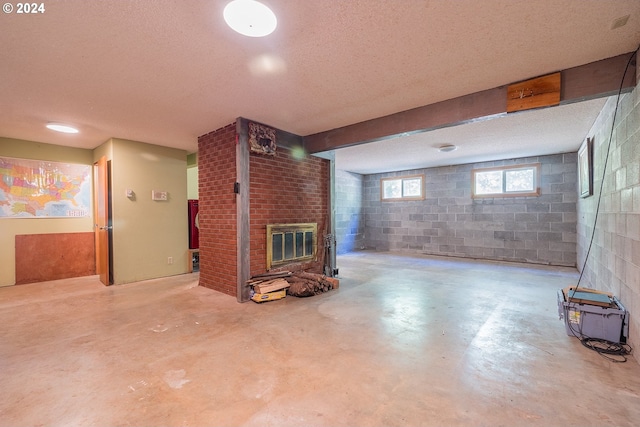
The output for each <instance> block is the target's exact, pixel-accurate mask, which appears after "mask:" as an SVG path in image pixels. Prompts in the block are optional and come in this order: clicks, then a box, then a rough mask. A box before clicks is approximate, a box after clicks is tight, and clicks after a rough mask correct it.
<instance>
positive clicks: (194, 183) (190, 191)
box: [187, 166, 198, 200]
mask: <svg viewBox="0 0 640 427" xmlns="http://www.w3.org/2000/svg"><path fill="white" fill-rule="evenodd" d="M187 199H190V200H191V199H195V200H197V199H198V167H197V166H193V167H189V168H188V169H187Z"/></svg>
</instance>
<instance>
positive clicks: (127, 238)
mask: <svg viewBox="0 0 640 427" xmlns="http://www.w3.org/2000/svg"><path fill="white" fill-rule="evenodd" d="M0 156H3V157H15V158H23V159H34V160H51V161H58V162H68V163H78V164H86V165H91V164H93V163H94V161H96V160H98V158H100V157H102V156H105V157H106V158H107V160H111V164H112V189H113V194H112V201H113V217H114V223H113V226H114V228H113V246H114V260H113V264H114V279H115V280H114V281H115V283H116V284H122V283H129V282H134V281H138V280H145V279H151V278H157V277H164V276H171V275H175V274H182V273H186V272H187V268H188V265H187V259H188V244H189V242H188V228H187V174H186V173H185V171H186V169H187V160H186V159H187V154H186V152H185V151H183V150H177V149H172V148H165V147H159V146H155V145H151V144H145V143H141V142H135V141H126V140H121V139H111V140H109V141H107V142H105V143H104V144H102V145H101V146H99V147H98V148H96V149H95V150H86V149H79V148H69V147H62V146H58V145H53V144H44V143H39V142H32V141H23V140H17V139H10V138H0ZM126 189H132V190H133V191H134V192H135V195H136V197H135V198H134V199H128V198H127V197H126V194H125V190H126ZM151 190H160V191H167V192H168V194H169V198H168V200H167V201H166V202H165V201H162V202H159V201H152V200H151ZM92 213H93V211H92ZM87 231H93V217H92V216H91V217H86V218H56V219H45V218H0V286H10V285H13V284H15V236H16V235H18V234H41V233H42V234H44V233H72V232H87ZM168 257H172V258H173V263H172V264H168V262H167V259H168Z"/></svg>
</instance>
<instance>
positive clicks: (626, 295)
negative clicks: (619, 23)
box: [577, 86, 640, 361]
mask: <svg viewBox="0 0 640 427" xmlns="http://www.w3.org/2000/svg"><path fill="white" fill-rule="evenodd" d="M615 106H616V97H611V98H610V99H609V100H608V101H607V103H606V105H605V107H604V109H603V110H602V112H601V113H600V116H599V117H598V119H597V120H596V122H595V124H594V126H593V127H592V129H591V131H590V132H589V136H590V137H593V139H594V162H593V163H594V194H593V196H591V197H587V198H584V199H579V200H578V210H577V212H578V268H579V269H581V270H582V269H583V267H582V266H583V264H584V271H583V278H582V280H581V282H580V286H582V287H587V288H595V289H599V290H604V291H608V292H611V293H613V294H614V295H616V296H617V297H618V298H619V299H620V301H621V302H622V304H624V306H625V308H626V309H627V310H628V311H629V340H628V342H629V344H631V346H632V347H634V348H635V349H636V350H637V349H638V347H640V316H639V315H638V313H639V311H640V91H639V90H638V87H637V86H636V88H635V89H634V91H633V92H632V93H628V94H624V95H623V96H622V97H621V99H620V103H619V106H618V111H617V113H616V118H615V125H614V128H613V129H614V132H613V137H612V138H611V144H610V148H609V141H610V136H611V130H612V125H613V124H614V123H613V115H614V111H615ZM607 152H608V161H607V165H606V170H605V167H604V166H605V159H606V158H607ZM603 176H604V186H603V188H602V199H601V201H600V209H599V213H598V215H597V222H596V223H595V235H594V239H593V245H592V247H591V251H590V253H589V256H588V258H587V251H588V249H589V244H590V242H591V236H592V234H593V230H594V220H595V217H596V210H597V208H598V199H599V197H600V193H601V191H600V188H601V186H602V184H603ZM585 259H586V264H585ZM634 355H635V356H634V357H635V358H636V359H637V360H639V361H640V356H639V355H638V352H637V351H635V352H634Z"/></svg>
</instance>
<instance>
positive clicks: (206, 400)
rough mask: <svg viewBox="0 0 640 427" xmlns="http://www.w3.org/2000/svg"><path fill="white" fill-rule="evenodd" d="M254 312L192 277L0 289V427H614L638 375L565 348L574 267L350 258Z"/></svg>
mask: <svg viewBox="0 0 640 427" xmlns="http://www.w3.org/2000/svg"><path fill="white" fill-rule="evenodd" d="M338 263H339V265H338V267H339V269H340V279H341V282H340V289H338V290H334V291H331V292H328V293H326V294H323V295H319V296H315V297H311V298H301V299H298V298H293V297H287V298H286V299H284V300H280V301H272V302H268V303H263V304H256V303H253V302H249V303H245V304H238V303H237V302H236V301H235V298H232V297H229V296H226V295H222V294H219V293H216V292H214V291H211V290H209V289H205V288H202V287H198V286H197V282H198V275H197V273H194V274H188V275H181V276H176V277H171V278H166V279H159V280H151V281H146V282H140V283H135V284H129V285H121V286H115V287H103V286H102V285H101V284H100V283H99V282H98V280H97V278H96V277H89V278H80V279H71V280H61V281H54V282H46V283H39V284H31V285H22V286H14V287H10V288H2V289H0V325H2V336H1V339H0V375H1V379H2V381H1V382H0V424H1V425H3V426H38V425H45V426H54V425H60V426H74V425H80V426H93V425H96V426H131V425H134V426H156V425H158V426H160V425H162V426H316V425H317V426H394V425H409V426H418V425H421V426H431V425H432V426H448V425H451V426H462V425H464V426H467V425H482V426H529V425H536V426H552V425H558V426H570V425H575V426H596V425H598V426H599V425H612V426H614V425H615V426H625V425H627V426H631V425H638V423H640V366H638V363H637V362H636V361H635V360H634V359H633V358H631V359H630V360H629V361H628V362H627V363H618V364H615V363H611V362H609V361H607V360H605V359H604V358H603V357H602V356H600V355H598V354H597V353H595V352H593V351H590V350H587V349H586V348H584V347H583V346H582V345H581V344H580V342H579V341H578V340H577V339H576V338H573V337H568V336H567V335H566V334H565V329H564V324H563V322H562V321H560V320H558V315H557V305H556V291H557V289H559V288H561V287H565V286H567V285H570V284H574V283H575V281H576V277H577V274H576V273H575V270H573V269H564V268H545V267H532V266H521V265H514V264H499V263H483V262H474V261H464V260H453V259H447V258H428V257H401V256H397V255H392V254H384V253H371V252H360V253H355V254H350V255H345V256H341V257H339V260H338Z"/></svg>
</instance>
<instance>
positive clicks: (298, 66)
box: [0, 0, 640, 170]
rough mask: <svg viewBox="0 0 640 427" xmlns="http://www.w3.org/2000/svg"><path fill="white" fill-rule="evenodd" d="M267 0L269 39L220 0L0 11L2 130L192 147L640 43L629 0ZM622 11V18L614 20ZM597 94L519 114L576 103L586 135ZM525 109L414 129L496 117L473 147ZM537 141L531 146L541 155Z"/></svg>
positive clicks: (639, 12) (326, 119)
mask: <svg viewBox="0 0 640 427" xmlns="http://www.w3.org/2000/svg"><path fill="white" fill-rule="evenodd" d="M263 2H264V3H265V4H268V5H269V6H270V7H271V8H272V9H273V10H274V12H275V13H276V15H277V16H278V20H279V22H278V28H277V29H276V31H275V32H274V33H273V34H272V35H271V36H269V37H266V38H262V39H256V38H247V37H244V36H241V35H239V34H236V33H234V32H233V31H232V30H230V29H229V28H228V27H227V26H226V25H225V23H224V21H223V19H222V10H223V8H224V6H225V5H226V3H227V0H174V1H169V0H154V1H153V2H151V1H142V0H138V1H135V0H131V1H126V2H125V1H95V2H94V1H92V2H87V1H81V0H77V1H74V0H67V1H55V0H47V1H46V2H44V4H45V7H46V10H45V12H44V13H42V14H31V15H18V14H16V13H15V11H14V13H11V14H7V13H2V14H0V40H2V43H1V47H0V49H1V52H2V56H1V60H0V112H1V113H0V136H4V137H10V138H18V139H25V140H34V141H40V142H45V143H53V144H59V145H68V146H74V147H84V148H94V147H96V146H98V145H100V144H102V143H103V142H105V141H106V140H107V139H108V138H110V137H118V138H126V139H132V140H137V141H143V142H148V143H152V144H158V145H163V146H170V147H176V148H182V149H185V150H187V151H188V152H194V151H196V150H197V137H198V136H199V135H202V134H205V133H207V132H210V131H212V130H215V129H217V128H219V127H221V126H224V125H227V124H229V123H231V122H233V121H234V120H235V119H236V118H237V117H239V116H242V117H247V118H250V119H253V120H256V121H260V122H263V123H266V124H269V125H271V126H274V127H278V128H280V129H283V130H286V131H289V132H292V133H296V134H299V135H309V134H313V133H317V132H322V131H325V130H330V129H334V128H337V127H341V126H345V125H349V124H352V123H357V122H361V121H364V120H368V119H372V118H376V117H380V116H384V115H388V114H391V113H395V112H398V111H403V110H407V109H410V108H414V107H418V106H422V105H427V104H431V103H434V102H438V101H442V100H446V99H450V98H455V97H458V96H461V95H465V94H468V93H473V92H478V91H481V90H485V89H489V88H493V87H497V86H501V85H505V84H509V83H512V82H516V81H520V80H524V79H528V78H531V77H536V76H539V75H542V74H546V73H549V72H553V71H557V70H562V69H566V68H570V67H574V66H578V65H582V64H586V63H589V62H593V61H596V60H599V59H603V58H609V57H612V56H616V55H619V54H622V53H626V52H630V51H633V50H635V48H636V47H637V45H638V43H640V2H639V1H637V0H607V1H582V0H521V1H519V0H484V1H477V0H459V1H445V0H439V1H433V0H432V1H428V0H395V1H391V0H384V1H381V0H380V1H376V0H366V1H365V0H350V1H344V0H323V1H300V0H268V1H267V0H264V1H263ZM626 15H630V17H629V20H628V23H627V24H626V25H625V26H623V27H620V28H617V29H611V26H612V23H613V21H614V20H615V19H617V18H619V17H622V16H626ZM597 108H598V106H597V105H593V106H592V108H591V109H590V108H582V107H576V106H565V107H562V108H560V107H558V108H557V110H558V114H546V113H539V112H535V113H527V114H541V117H544V118H545V119H558V117H557V116H558V115H559V114H561V113H565V112H566V113H567V114H569V115H575V114H580V113H584V114H586V116H585V117H586V118H585V119H584V120H582V121H581V124H580V125H579V126H578V125H576V126H577V127H579V130H581V131H582V135H581V136H580V135H578V134H574V135H573V138H574V139H576V138H579V139H582V138H583V137H584V132H586V130H587V129H588V127H587V129H584V128H583V127H582V126H585V125H586V124H587V123H586V122H588V121H589V120H591V122H592V121H593V119H594V117H593V114H594V109H597ZM554 110H556V109H554ZM525 117H526V116H525ZM519 120H521V121H522V122H525V121H526V120H525V119H524V118H513V119H511V118H509V119H506V118H505V119H496V120H490V121H488V122H486V123H477V124H473V125H465V126H472V127H473V128H472V129H473V130H469V131H465V130H460V129H459V130H456V129H448V130H441V131H437V132H433V134H431V133H427V134H422V135H420V136H413V137H411V138H412V139H420V138H427V142H422V144H427V145H428V144H439V143H440V141H441V140H443V139H446V138H454V139H455V140H456V143H457V144H458V145H460V146H461V149H460V150H458V151H456V152H454V153H450V154H455V155H460V156H461V155H462V154H463V151H462V146H463V140H464V139H465V138H467V137H468V136H469V135H474V134H477V133H478V132H488V133H489V132H491V133H490V134H491V135H492V137H491V138H488V137H487V138H485V139H484V140H483V141H484V142H474V143H473V144H471V145H473V147H474V150H473V153H474V154H473V155H474V156H476V155H477V156H480V157H482V156H483V155H484V154H483V149H482V148H481V147H485V146H487V147H488V146H492V145H496V144H498V142H497V141H499V140H501V139H502V137H503V135H507V134H509V135H511V136H510V138H514V135H513V133H509V132H508V131H505V133H504V134H503V133H502V132H503V131H502V128H501V127H502V125H503V124H504V126H506V127H508V126H513V123H512V122H517V124H518V125H520V124H521V122H519ZM538 120H539V119H538ZM48 121H62V122H69V123H72V124H75V125H77V126H78V127H79V128H80V131H81V132H80V133H79V134H77V135H59V134H54V133H52V132H51V131H48V130H46V129H45V128H44V125H45V124H46V123H47V122H48ZM560 123H562V122H560ZM589 125H590V124H589ZM492 126H493V128H492ZM547 128H548V127H544V126H542V125H541V126H540V127H539V129H538V131H539V130H540V129H547ZM530 131H532V132H534V133H535V132H537V131H536V130H535V129H534V130H531V129H530ZM578 133H579V132H578ZM518 135H519V136H520V137H521V136H522V134H518ZM549 137H552V135H549ZM487 139H490V140H491V142H493V143H494V144H492V143H488V142H487ZM515 139H516V140H517V141H513V140H510V142H508V141H506V142H504V144H510V147H511V148H512V149H507V148H506V145H502V146H501V148H499V149H498V148H496V147H494V151H496V150H497V151H502V152H504V153H507V152H508V153H513V155H517V151H518V150H517V147H518V146H520V147H521V148H525V147H524V145H525V144H524V143H523V142H522V141H523V140H522V138H515ZM526 141H527V144H529V143H530V142H531V140H530V139H526ZM578 143H579V141H578V142H575V141H574V146H577V144H578ZM378 145H380V144H378ZM536 146H537V145H534V146H529V145H527V146H526V151H527V152H528V153H530V154H535V153H534V151H535V148H536ZM375 150H376V151H377V152H383V151H384V150H383V149H375ZM372 151H373V149H372ZM469 155H471V154H469ZM364 169H366V168H365V167H364V166H363V170H364Z"/></svg>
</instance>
